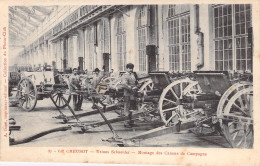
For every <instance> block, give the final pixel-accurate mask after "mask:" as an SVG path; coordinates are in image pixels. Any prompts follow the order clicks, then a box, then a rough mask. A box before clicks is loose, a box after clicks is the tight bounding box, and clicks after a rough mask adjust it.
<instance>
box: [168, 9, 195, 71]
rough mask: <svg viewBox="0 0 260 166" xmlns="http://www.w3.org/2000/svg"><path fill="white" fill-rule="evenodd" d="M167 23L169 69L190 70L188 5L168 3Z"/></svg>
mask: <svg viewBox="0 0 260 166" xmlns="http://www.w3.org/2000/svg"><path fill="white" fill-rule="evenodd" d="M167 23H168V47H169V67H170V70H172V71H190V70H191V56H190V12H189V5H169V8H168V18H167Z"/></svg>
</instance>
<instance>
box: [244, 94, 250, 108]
mask: <svg viewBox="0 0 260 166" xmlns="http://www.w3.org/2000/svg"><path fill="white" fill-rule="evenodd" d="M243 97H244V99H245V107H246V109H247V110H249V107H250V104H249V101H248V98H247V97H248V96H247V95H246V94H243Z"/></svg>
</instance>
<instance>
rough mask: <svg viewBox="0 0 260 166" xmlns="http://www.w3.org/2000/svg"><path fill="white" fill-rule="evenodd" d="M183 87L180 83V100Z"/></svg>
mask: <svg viewBox="0 0 260 166" xmlns="http://www.w3.org/2000/svg"><path fill="white" fill-rule="evenodd" d="M182 88H183V86H182V83H180V97H181V98H182V91H183V89H182Z"/></svg>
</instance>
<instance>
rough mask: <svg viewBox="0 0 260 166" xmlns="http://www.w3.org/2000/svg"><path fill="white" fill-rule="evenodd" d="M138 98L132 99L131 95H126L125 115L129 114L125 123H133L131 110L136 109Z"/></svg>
mask: <svg viewBox="0 0 260 166" xmlns="http://www.w3.org/2000/svg"><path fill="white" fill-rule="evenodd" d="M136 108H137V106H136V100H131V99H130V96H125V97H124V115H125V116H127V117H128V118H127V120H126V121H125V123H128V124H129V123H133V121H132V112H131V111H130V110H136Z"/></svg>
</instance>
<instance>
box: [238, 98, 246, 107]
mask: <svg viewBox="0 0 260 166" xmlns="http://www.w3.org/2000/svg"><path fill="white" fill-rule="evenodd" d="M238 101H239V104H240V106H241V109H242V110H244V109H245V105H244V103H243V100H242V98H241V96H239V98H238Z"/></svg>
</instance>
